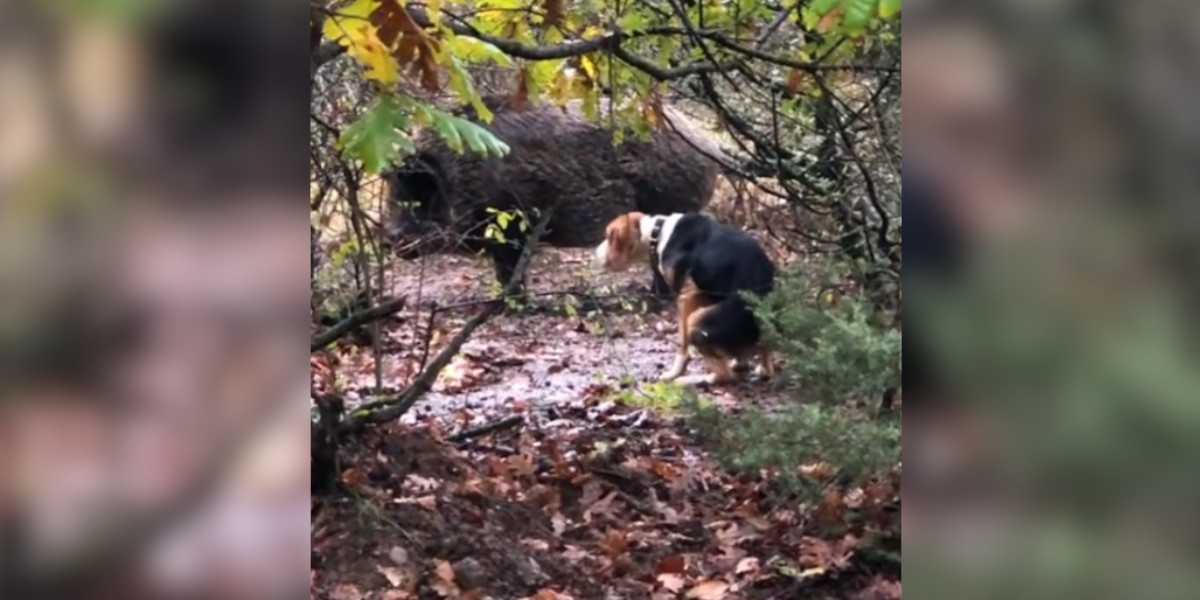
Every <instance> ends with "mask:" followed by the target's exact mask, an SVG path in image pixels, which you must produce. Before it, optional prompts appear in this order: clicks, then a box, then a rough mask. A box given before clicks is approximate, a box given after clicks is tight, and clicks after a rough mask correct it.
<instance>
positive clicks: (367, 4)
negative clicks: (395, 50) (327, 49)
mask: <svg viewBox="0 0 1200 600" xmlns="http://www.w3.org/2000/svg"><path fill="white" fill-rule="evenodd" d="M376 8H379V0H355V1H354V3H353V4H350V5H349V6H346V7H344V8H340V9H338V10H337V11H336V12H335V14H333V15H330V16H329V17H327V18H326V19H325V25H324V27H322V33H323V34H324V35H325V39H327V40H330V41H335V42H340V43H341V44H342V45H343V46H346V47H349V46H350V41H349V39H347V38H348V37H349V36H350V35H352V34H351V31H352V30H354V29H357V28H358V27H359V26H361V25H363V24H364V23H367V22H368V21H367V19H369V18H370V16H371V13H372V12H375V9H376Z"/></svg>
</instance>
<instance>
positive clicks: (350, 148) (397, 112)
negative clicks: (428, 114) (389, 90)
mask: <svg viewBox="0 0 1200 600" xmlns="http://www.w3.org/2000/svg"><path fill="white" fill-rule="evenodd" d="M407 128H408V114H407V113H406V112H405V110H404V107H403V106H401V104H400V102H399V100H398V99H397V98H396V97H394V96H383V97H381V98H380V99H379V100H376V101H375V104H373V105H372V106H371V108H369V109H368V110H367V112H366V113H364V114H363V115H362V116H361V117H359V118H358V120H357V121H355V122H354V124H353V125H351V126H350V127H349V128H347V129H346V131H345V132H343V133H342V137H341V138H340V139H339V140H338V148H339V149H341V150H342V152H343V153H344V154H345V155H346V156H347V157H349V158H351V159H356V160H359V161H362V163H363V168H364V169H366V171H367V172H368V173H380V172H382V171H383V170H385V169H387V168H388V167H390V166H391V165H394V164H396V163H397V162H399V161H400V160H401V159H403V158H404V157H405V156H407V155H409V154H411V153H413V152H414V151H415V150H416V148H415V147H414V146H413V143H412V140H410V139H409V138H408V135H406V133H405V130H406V129H407Z"/></svg>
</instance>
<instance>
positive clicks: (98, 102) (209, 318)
mask: <svg viewBox="0 0 1200 600" xmlns="http://www.w3.org/2000/svg"><path fill="white" fill-rule="evenodd" d="M293 4H294V3H293ZM293 4H288V3H283V2H274V1H273V2H260V3H245V2H233V1H229V0H209V1H206V2H167V1H165V0H162V1H151V0H144V1H139V0H105V1H101V2H83V1H82V0H58V1H53V2H50V1H47V2H37V3H21V4H17V5H14V4H12V3H9V4H7V5H6V6H5V11H4V12H3V16H0V413H2V414H0V457H3V458H2V460H0V595H2V596H3V597H5V598H10V597H43V596H50V595H64V596H72V597H74V596H82V597H87V596H88V595H96V596H99V595H106V596H118V597H131V598H135V597H143V596H145V597H174V596H196V597H216V596H219V597H231V598H241V597H247V598H249V597H256V598H257V597H283V596H289V597H290V596H293V595H299V594H303V593H306V592H305V590H306V589H307V587H308V579H307V577H308V575H307V572H308V571H307V562H308V543H307V540H308V515H307V510H308V506H309V503H308V498H307V492H308V490H307V475H306V473H305V466H306V465H305V463H306V462H307V456H308V453H307V451H306V448H307V446H306V444H307V439H308V438H307V431H306V427H305V422H306V421H307V420H308V412H307V411H308V409H307V404H308V403H307V402H306V401H302V400H301V397H302V395H304V394H306V393H307V376H306V372H305V366H304V365H305V363H304V356H305V354H306V352H305V351H304V346H305V345H306V342H307V340H308V334H307V331H306V326H307V325H306V319H307V316H306V314H305V312H304V310H305V301H306V299H307V297H308V292H307V290H308V275H307V272H308V271H307V270H306V266H305V264H304V263H305V262H307V261H306V259H302V258H301V257H303V256H305V255H306V251H305V250H304V249H303V244H305V243H306V241H305V239H304V238H303V235H304V232H305V229H306V224H307V217H306V216H305V214H304V212H305V211H306V209H304V208H301V206H302V204H301V203H300V201H299V200H298V199H297V198H298V197H299V196H300V195H302V194H305V193H307V191H306V189H305V186H306V184H307V163H308V157H307V155H306V151H302V150H301V149H302V148H306V147H307V146H306V143H305V142H303V141H302V138H301V136H304V135H306V134H307V125H306V112H307V110H308V106H307V105H308V99H307V93H308V92H307V89H308V84H309V82H308V79H307V78H308V74H307V73H306V72H305V67H304V66H303V65H304V64H305V63H307V62H308V61H307V60H304V56H305V53H306V48H307V44H306V43H307V40H306V34H307V31H308V27H307V8H306V7H304V6H303V5H293ZM904 9H905V11H906V31H905V32H904V37H905V39H904V53H905V64H904V74H903V78H904V105H905V115H904V117H905V123H904V136H905V154H906V159H905V160H906V164H905V181H904V206H903V210H904V221H905V224H904V235H905V242H906V246H907V253H908V255H907V256H906V261H905V262H906V264H905V273H904V277H905V286H904V294H905V296H906V298H905V300H906V302H905V315H904V320H905V338H904V339H905V369H904V376H905V396H906V398H905V399H906V400H907V403H906V407H905V414H904V419H905V431H904V433H905V460H906V462H907V463H908V465H907V469H906V470H907V475H906V482H905V489H904V495H905V500H904V502H905V510H904V525H905V545H906V546H907V547H906V548H905V550H906V553H907V556H906V563H907V564H906V571H907V575H908V581H907V582H906V584H907V586H908V588H909V592H910V594H915V595H916V596H915V597H922V598H924V597H933V598H974V597H1006V598H1007V597H1021V598H1041V597H1047V598H1049V597H1056V598H1057V597H1092V598H1101V597H1139V598H1184V597H1193V596H1195V592H1194V590H1196V589H1200V569H1196V568H1195V565H1196V564H1197V559H1198V558H1200V518H1198V517H1200V515H1197V511H1198V510H1200V481H1198V480H1197V466H1198V465H1200V401H1198V400H1200V399H1198V398H1197V396H1198V394H1197V390H1198V389H1200V368H1198V367H1200V365H1198V364H1197V363H1198V362H1200V352H1197V336H1196V333H1197V326H1196V320H1195V319H1194V318H1193V315H1192V313H1191V311H1192V310H1195V308H1196V307H1197V306H1198V305H1200V303H1198V302H1197V300H1198V299H1200V290H1198V289H1197V286H1198V282H1200V277H1197V269H1196V267H1197V262H1198V260H1200V258H1198V257H1200V253H1198V252H1197V245H1198V243H1200V235H1198V234H1200V231H1197V229H1200V219H1198V218H1197V214H1196V212H1197V204H1196V202H1195V199H1196V198H1197V192H1198V191H1200V190H1198V189H1197V188H1198V187H1200V171H1198V170H1197V159H1198V158H1200V157H1198V156H1197V154H1198V152H1197V148H1198V147H1200V119H1197V118H1196V117H1195V116H1194V115H1193V110H1194V108H1193V107H1195V106H1197V104H1198V102H1200V68H1197V60H1198V59H1200V35H1197V33H1198V32H1200V4H1196V3H1192V2H1183V1H1177V2H1172V1H1168V0H1151V1H1147V2H1139V3H1129V2H1116V1H1109V2H1103V1H1090V2H1089V1H1083V0H1039V1H1036V2H1033V1H1027V0H1020V1H1016V0H1013V1H1008V2H999V1H992V2H987V1H982V2H950V1H940V2H939V1H934V0H908V2H906V3H905V7H904ZM302 261H303V262H302Z"/></svg>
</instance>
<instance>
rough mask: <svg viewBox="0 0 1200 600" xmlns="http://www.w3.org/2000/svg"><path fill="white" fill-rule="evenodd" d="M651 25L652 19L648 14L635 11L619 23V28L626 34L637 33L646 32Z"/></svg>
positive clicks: (622, 18)
mask: <svg viewBox="0 0 1200 600" xmlns="http://www.w3.org/2000/svg"><path fill="white" fill-rule="evenodd" d="M649 24H650V18H649V17H648V16H646V13H644V12H641V11H638V10H633V11H630V12H629V13H628V14H626V15H625V16H623V17H621V18H620V19H619V20H618V21H617V26H618V27H620V28H621V31H624V32H625V33H637V32H640V31H644V30H645V29H646V27H647V26H648V25H649Z"/></svg>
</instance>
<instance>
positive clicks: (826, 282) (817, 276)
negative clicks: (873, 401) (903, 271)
mask: <svg viewBox="0 0 1200 600" xmlns="http://www.w3.org/2000/svg"><path fill="white" fill-rule="evenodd" d="M847 270H848V267H847V265H845V264H840V265H839V264H836V263H832V262H828V263H822V264H819V265H818V266H817V268H815V269H809V270H807V271H805V270H800V269H794V270H792V271H789V272H788V273H785V274H784V275H783V276H782V277H780V279H779V282H778V284H777V285H776V289H775V291H774V292H772V293H771V294H769V295H767V296H766V297H764V298H762V299H761V300H755V301H754V304H755V305H756V306H755V312H756V314H757V315H758V316H759V318H760V320H761V322H762V323H763V329H764V335H765V337H766V340H767V343H768V344H770V345H771V346H772V347H773V348H774V349H775V350H776V351H777V352H779V353H780V355H781V356H783V357H784V359H785V361H786V364H785V365H784V368H783V369H782V371H781V375H782V376H783V380H784V382H785V383H787V384H792V385H796V386H799V387H800V388H801V389H802V390H804V392H805V394H806V397H812V398H813V399H817V400H821V401H825V402H843V401H846V400H850V399H856V398H864V397H865V398H879V397H881V396H882V394H883V393H884V391H886V390H887V389H889V388H892V387H897V386H899V384H900V349H901V343H900V340H901V338H900V332H899V331H898V330H897V328H896V327H894V326H893V325H892V323H890V321H892V319H890V318H888V316H887V315H883V314H880V313H879V312H878V311H876V310H875V308H874V307H873V305H872V304H871V303H870V302H869V301H868V300H866V298H865V297H864V295H863V294H862V293H861V292H860V291H859V290H858V288H857V287H856V286H854V285H853V284H852V283H851V281H852V279H851V278H850V277H849V275H848V274H847Z"/></svg>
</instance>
